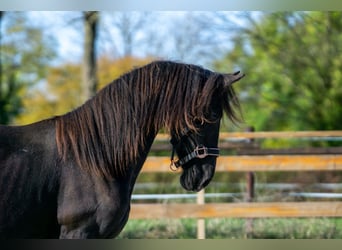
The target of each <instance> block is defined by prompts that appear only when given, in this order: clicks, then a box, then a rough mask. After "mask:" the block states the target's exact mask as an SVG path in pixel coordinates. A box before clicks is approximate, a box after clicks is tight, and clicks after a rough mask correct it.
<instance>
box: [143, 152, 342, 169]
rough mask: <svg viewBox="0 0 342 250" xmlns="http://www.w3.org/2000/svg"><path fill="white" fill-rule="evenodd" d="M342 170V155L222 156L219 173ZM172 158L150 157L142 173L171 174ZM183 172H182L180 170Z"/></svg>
mask: <svg viewBox="0 0 342 250" xmlns="http://www.w3.org/2000/svg"><path fill="white" fill-rule="evenodd" d="M323 170H325V171H327V170H342V155H267V156H255V155H253V156H245V155H243V156H220V157H218V158H217V163H216V171H218V172H226V171H228V172H248V171H323ZM169 171H170V158H169V157H157V156H150V157H148V158H147V160H146V162H145V164H144V167H143V169H142V172H145V173H147V172H150V173H151V172H153V173H156V172H169ZM179 171H181V170H179Z"/></svg>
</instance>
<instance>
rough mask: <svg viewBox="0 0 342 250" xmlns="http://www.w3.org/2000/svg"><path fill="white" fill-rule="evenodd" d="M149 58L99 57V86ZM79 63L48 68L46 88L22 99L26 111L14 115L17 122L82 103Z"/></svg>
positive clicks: (25, 122) (42, 117)
mask: <svg viewBox="0 0 342 250" xmlns="http://www.w3.org/2000/svg"><path fill="white" fill-rule="evenodd" d="M151 60H152V59H150V58H143V59H140V58H134V57H125V58H121V59H118V60H113V59H111V58H108V57H100V58H99V59H98V68H99V72H98V79H99V80H98V88H99V89H100V88H103V87H104V86H106V85H107V84H108V83H110V82H112V81H113V80H114V79H115V78H118V77H119V76H121V75H122V74H124V73H126V72H127V71H129V70H131V69H132V68H133V67H136V66H142V65H144V64H146V63H148V62H150V61H151ZM81 71H82V64H76V63H74V64H72V63H66V64H62V65H58V66H54V67H50V68H49V70H48V75H47V78H46V86H45V88H41V89H36V90H35V91H34V92H32V93H31V95H30V98H25V99H24V100H23V106H24V107H30V108H29V109H28V108H26V109H25V110H27V111H26V112H23V113H22V114H21V115H19V116H18V117H17V118H16V123H17V124H27V123H32V122H35V121H39V120H42V119H46V118H49V117H52V116H55V115H63V114H65V113H67V112H69V111H71V110H73V109H75V108H77V107H78V106H80V105H81V104H83V102H84V100H83V98H82V97H81V96H80V93H81V92H82V91H81V90H82V81H81V79H82V77H81Z"/></svg>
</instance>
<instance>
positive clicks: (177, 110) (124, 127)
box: [56, 61, 239, 178]
mask: <svg viewBox="0 0 342 250" xmlns="http://www.w3.org/2000/svg"><path fill="white" fill-rule="evenodd" d="M224 81H225V79H224V75H223V74H219V73H215V72H211V71H209V70H206V69H203V68H201V67H198V66H195V65H189V64H181V63H175V62H169V61H158V62H153V63H151V64H148V65H146V66H144V67H141V68H137V69H134V70H132V71H131V72H129V73H127V74H125V75H123V76H121V77H120V78H118V79H117V80H115V81H113V82H112V83H110V84H109V85H108V86H106V87H105V88H104V89H102V90H101V91H100V92H99V93H98V94H97V95H96V96H94V97H93V98H92V99H90V100H89V101H87V102H86V103H85V104H84V105H82V106H81V107H79V108H78V109H76V110H74V111H72V112H70V113H68V114H66V115H64V116H60V117H57V118H56V142H57V147H58V152H59V155H60V157H61V158H62V160H63V161H67V160H68V159H69V157H74V159H75V160H76V161H77V163H78V165H79V166H80V167H82V168H84V169H85V170H88V171H93V172H94V173H97V174H100V175H102V176H105V177H108V178H113V177H115V176H118V175H122V174H124V173H125V169H126V168H127V167H128V166H129V165H130V164H134V161H135V159H137V158H138V157H139V152H140V151H141V150H145V149H144V145H145V142H144V138H145V136H146V134H150V135H155V134H156V133H157V132H158V130H159V129H160V128H162V127H165V128H166V129H167V130H168V131H173V132H174V133H176V134H179V133H181V131H182V130H183V129H184V128H190V129H196V124H195V123H196V122H198V121H200V122H201V121H207V116H206V114H207V112H208V110H209V106H210V103H211V101H212V98H213V96H215V98H220V103H221V105H222V108H223V110H224V111H225V112H226V113H227V115H228V117H229V118H230V119H231V120H233V121H234V120H236V119H237V116H236V112H234V110H235V108H239V103H238V99H237V98H236V96H235V93H234V90H233V88H232V87H231V86H229V87H228V88H224ZM237 110H239V109H237Z"/></svg>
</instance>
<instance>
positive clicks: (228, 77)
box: [223, 71, 245, 87]
mask: <svg viewBox="0 0 342 250" xmlns="http://www.w3.org/2000/svg"><path fill="white" fill-rule="evenodd" d="M244 76H245V74H243V73H241V72H240V71H236V72H235V73H232V74H223V78H224V87H229V86H230V85H232V84H233V83H234V82H237V81H239V80H240V79H241V78H242V77H244Z"/></svg>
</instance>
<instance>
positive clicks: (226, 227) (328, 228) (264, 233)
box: [118, 218, 342, 239]
mask: <svg viewBox="0 0 342 250" xmlns="http://www.w3.org/2000/svg"><path fill="white" fill-rule="evenodd" d="M252 223H253V230H252V232H250V233H247V232H246V230H245V228H246V220H244V219H207V220H206V238H207V239H246V238H256V239H342V219H341V218H338V219H331V218H312V219H307V218H305V219H254V220H253V222H252ZM196 235H197V221H196V220H195V219H165V220H129V221H128V223H127V224H126V226H125V228H124V230H123V231H122V232H121V233H120V235H119V237H118V238H120V239H195V238H196Z"/></svg>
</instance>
